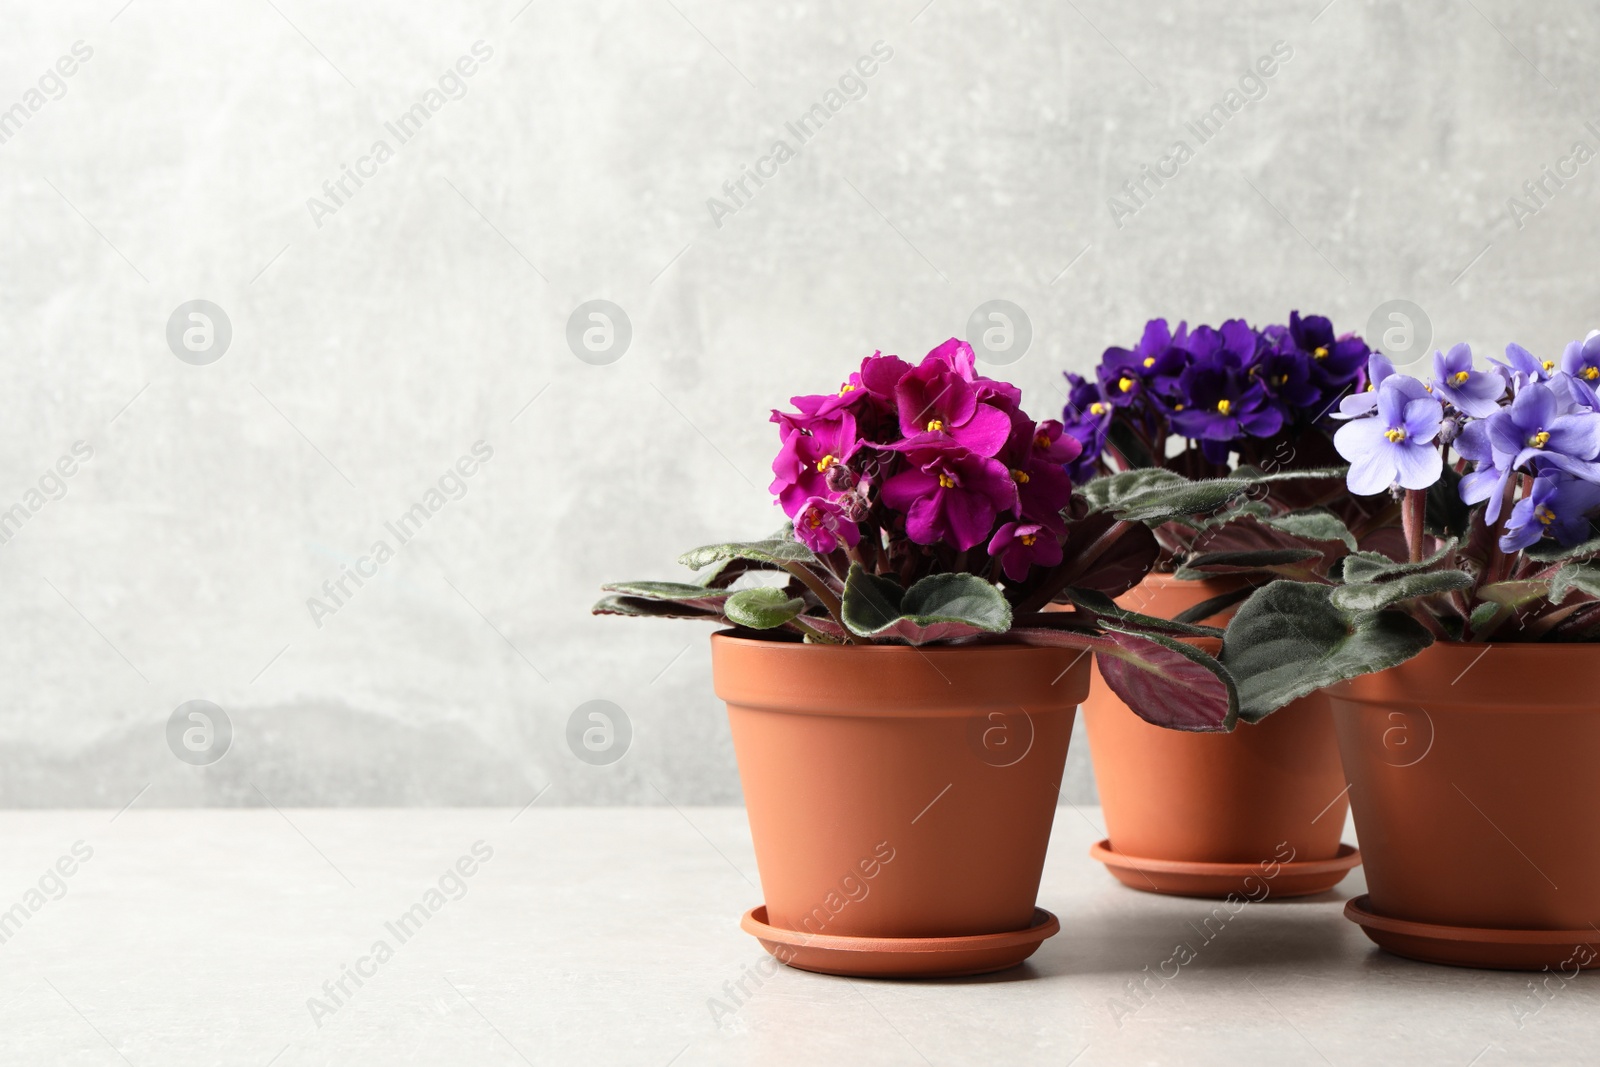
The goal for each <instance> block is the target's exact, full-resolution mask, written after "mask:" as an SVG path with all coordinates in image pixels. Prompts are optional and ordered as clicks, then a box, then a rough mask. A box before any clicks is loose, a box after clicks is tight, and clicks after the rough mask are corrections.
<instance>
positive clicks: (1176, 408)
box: [1172, 404, 1183, 411]
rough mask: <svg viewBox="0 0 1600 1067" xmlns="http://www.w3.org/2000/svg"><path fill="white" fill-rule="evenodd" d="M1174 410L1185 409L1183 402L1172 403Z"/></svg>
mask: <svg viewBox="0 0 1600 1067" xmlns="http://www.w3.org/2000/svg"><path fill="white" fill-rule="evenodd" d="M1172 410H1173V411H1182V410H1183V405H1182V404H1174V405H1172Z"/></svg>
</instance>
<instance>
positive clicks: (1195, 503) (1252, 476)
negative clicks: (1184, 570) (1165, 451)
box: [1107, 467, 1344, 526]
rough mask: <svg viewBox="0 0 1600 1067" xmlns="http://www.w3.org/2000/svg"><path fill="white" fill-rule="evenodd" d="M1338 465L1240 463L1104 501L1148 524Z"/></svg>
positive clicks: (1331, 474) (1335, 474)
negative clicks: (1272, 469)
mask: <svg viewBox="0 0 1600 1067" xmlns="http://www.w3.org/2000/svg"><path fill="white" fill-rule="evenodd" d="M1343 476H1344V470H1343V469H1342V468H1326V469H1322V468H1319V469H1316V470H1306V471H1281V472H1279V473H1277V474H1262V473H1261V472H1260V471H1257V470H1255V469H1254V468H1253V467H1240V468H1239V469H1238V470H1236V471H1234V472H1233V474H1232V475H1231V476H1230V477H1227V478H1209V479H1205V480H1203V481H1193V482H1190V481H1185V482H1182V483H1173V482H1171V481H1170V480H1167V481H1165V482H1159V483H1153V484H1151V485H1150V486H1148V487H1145V488H1143V489H1141V490H1140V491H1137V492H1131V493H1129V494H1127V495H1126V496H1124V497H1123V498H1122V499H1120V500H1119V501H1116V502H1114V503H1111V504H1108V505H1107V506H1108V507H1110V508H1112V510H1113V511H1115V512H1116V513H1117V517H1118V518H1119V519H1127V520H1129V521H1133V522H1144V523H1149V524H1150V525H1152V526H1155V525H1160V524H1161V523H1164V522H1171V521H1174V520H1177V519H1187V518H1192V517H1196V516H1205V515H1209V514H1211V513H1212V512H1214V511H1216V510H1217V509H1218V508H1221V507H1225V506H1227V505H1229V504H1237V503H1239V502H1240V498H1241V497H1242V496H1243V495H1245V494H1247V493H1249V492H1250V491H1251V490H1252V489H1254V488H1256V487H1257V486H1260V485H1264V484H1267V483H1270V482H1287V481H1296V480H1300V479H1324V478H1339V477H1343Z"/></svg>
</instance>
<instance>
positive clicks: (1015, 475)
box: [1011, 471, 1028, 485]
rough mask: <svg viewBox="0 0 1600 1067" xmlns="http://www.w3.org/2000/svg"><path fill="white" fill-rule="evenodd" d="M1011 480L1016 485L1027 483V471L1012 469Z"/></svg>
mask: <svg viewBox="0 0 1600 1067" xmlns="http://www.w3.org/2000/svg"><path fill="white" fill-rule="evenodd" d="M1011 480H1012V481H1014V482H1016V483H1017V484H1018V485H1027V484H1028V472H1027V471H1012V472H1011Z"/></svg>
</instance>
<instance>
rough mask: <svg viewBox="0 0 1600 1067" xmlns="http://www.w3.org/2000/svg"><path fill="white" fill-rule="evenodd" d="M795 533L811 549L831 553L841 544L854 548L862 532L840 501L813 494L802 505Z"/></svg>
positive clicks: (795, 523)
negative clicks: (846, 513)
mask: <svg viewBox="0 0 1600 1067" xmlns="http://www.w3.org/2000/svg"><path fill="white" fill-rule="evenodd" d="M794 535H795V537H796V538H798V539H799V541H800V543H801V544H803V545H805V546H806V547H807V548H809V549H811V551H813V552H816V553H819V554H822V553H827V552H832V551H833V550H834V549H836V548H838V547H840V546H841V545H842V546H844V547H846V548H854V547H855V546H856V544H857V543H858V542H859V541H860V540H861V531H860V529H859V528H857V526H856V524H855V523H853V522H851V521H850V520H849V518H848V517H846V515H845V509H844V508H843V507H841V506H840V505H839V504H838V503H837V502H835V501H832V500H827V499H824V498H822V497H819V496H814V497H811V498H809V499H808V500H806V502H805V503H804V504H803V505H801V507H800V510H799V511H798V512H796V514H795V516H794Z"/></svg>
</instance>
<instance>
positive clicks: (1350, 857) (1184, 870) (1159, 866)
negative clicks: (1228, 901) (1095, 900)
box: [1089, 840, 1361, 900]
mask: <svg viewBox="0 0 1600 1067" xmlns="http://www.w3.org/2000/svg"><path fill="white" fill-rule="evenodd" d="M1089 856H1090V857H1091V858H1092V859H1097V860H1099V861H1100V862H1101V863H1103V864H1105V865H1106V868H1107V869H1108V870H1109V871H1110V872H1111V873H1112V874H1113V875H1115V876H1116V879H1117V881H1119V882H1121V883H1122V884H1123V885H1125V886H1130V887H1131V888H1133V889H1142V890H1144V891H1145V892H1146V893H1166V894H1168V895H1170V896H1177V897H1226V896H1228V895H1230V894H1234V893H1237V894H1239V895H1240V896H1244V897H1249V898H1250V899H1251V900H1270V899H1272V898H1274V897H1305V896H1310V895H1311V894H1313V893H1321V892H1324V891H1326V890H1329V889H1332V888H1333V887H1334V886H1336V885H1338V884H1339V882H1340V880H1341V879H1343V878H1344V876H1345V875H1347V874H1349V873H1350V869H1351V868H1352V867H1356V866H1358V865H1359V864H1360V863H1361V852H1360V850H1359V849H1357V848H1356V847H1355V846H1354V845H1340V846H1339V852H1338V854H1337V855H1335V856H1334V857H1333V858H1332V859H1325V860H1291V861H1289V862H1288V863H1281V862H1278V861H1277V860H1273V859H1267V860H1263V861H1261V862H1258V863H1205V862H1202V861H1198V860H1160V859H1143V858H1141V857H1138V856H1129V855H1125V854H1124V853H1121V852H1118V851H1116V850H1115V849H1113V848H1112V847H1111V842H1110V841H1109V840H1104V841H1097V842H1095V843H1094V845H1092V846H1091V847H1090V848H1089ZM1263 890H1265V893H1266V896H1262V892H1263Z"/></svg>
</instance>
